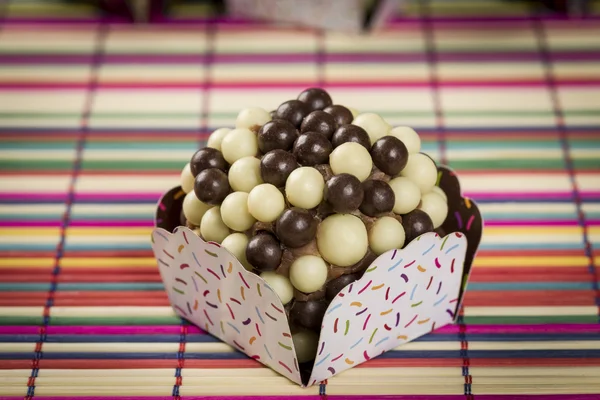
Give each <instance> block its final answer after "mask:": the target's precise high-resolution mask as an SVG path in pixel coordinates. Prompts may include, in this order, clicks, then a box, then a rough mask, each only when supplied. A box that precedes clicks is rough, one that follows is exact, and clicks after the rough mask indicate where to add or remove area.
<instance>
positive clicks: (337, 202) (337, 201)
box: [323, 174, 364, 214]
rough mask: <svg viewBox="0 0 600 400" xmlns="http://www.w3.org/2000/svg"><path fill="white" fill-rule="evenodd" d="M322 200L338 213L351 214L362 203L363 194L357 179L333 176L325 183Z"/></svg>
mask: <svg viewBox="0 0 600 400" xmlns="http://www.w3.org/2000/svg"><path fill="white" fill-rule="evenodd" d="M323 195H324V199H325V201H326V202H328V203H329V204H331V206H332V207H333V210H334V211H335V212H338V213H343V214H345V213H349V212H352V211H354V210H356V209H358V207H359V206H360V205H361V203H362V202H363V197H364V192H363V188H362V185H361V184H360V181H359V180H358V178H357V177H355V176H354V175H351V174H339V175H334V176H333V177H332V178H331V179H329V180H328V181H327V183H325V192H324V194H323Z"/></svg>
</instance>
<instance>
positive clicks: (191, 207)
mask: <svg viewBox="0 0 600 400" xmlns="http://www.w3.org/2000/svg"><path fill="white" fill-rule="evenodd" d="M211 207H212V206H211V205H208V204H205V203H203V202H201V201H200V200H199V199H198V197H196V193H194V191H193V190H192V191H191V192H189V193H188V194H186V195H185V198H184V199H183V215H185V218H186V219H187V220H188V221H190V222H191V223H192V224H194V225H200V222H202V217H203V216H204V213H205V212H207V211H208V210H209V209H210V208H211Z"/></svg>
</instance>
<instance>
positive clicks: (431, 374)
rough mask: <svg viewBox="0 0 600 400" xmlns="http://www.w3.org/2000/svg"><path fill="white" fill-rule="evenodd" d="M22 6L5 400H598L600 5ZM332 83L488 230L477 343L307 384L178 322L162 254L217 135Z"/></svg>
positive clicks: (12, 67) (2, 110)
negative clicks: (425, 162)
mask: <svg viewBox="0 0 600 400" xmlns="http://www.w3.org/2000/svg"><path fill="white" fill-rule="evenodd" d="M0 4H1V7H0V360H2V362H0V381H2V382H3V383H2V385H0V396H15V397H14V398H15V399H16V398H23V397H26V398H31V397H33V396H76V395H88V396H97V395H103V396H107V395H112V396H123V397H126V396H133V395H151V396H166V397H171V396H173V398H179V397H178V396H180V395H181V396H208V395H214V396H225V397H226V396H229V395H234V394H248V395H255V396H258V397H260V396H263V395H266V394H271V395H282V396H283V395H290V394H294V395H313V396H315V398H318V397H317V396H319V393H320V394H321V395H323V394H327V395H329V396H332V397H331V398H332V399H335V397H333V396H334V395H340V396H342V395H359V394H371V395H373V396H375V395H379V394H380V395H398V394H405V395H409V394H410V395H415V396H417V395H420V396H423V397H411V398H412V399H415V398H416V399H425V398H428V399H430V398H434V399H435V398H437V397H435V396H440V397H439V398H440V399H442V398H443V399H444V400H448V399H458V398H460V399H465V398H467V399H469V398H472V396H473V394H475V395H477V397H478V399H485V398H486V397H485V396H486V395H489V394H501V395H506V396H507V398H511V397H510V396H512V395H516V394H523V393H528V394H532V395H533V394H538V395H540V396H542V395H544V394H547V393H553V394H557V395H560V396H562V397H561V398H562V399H566V398H569V397H567V396H568V395H570V394H575V393H576V394H578V395H580V396H579V397H577V398H578V399H587V398H589V399H591V398H597V397H594V396H597V394H598V393H600V383H599V382H600V369H599V368H600V350H599V349H600V341H599V340H598V337H600V324H599V321H600V320H599V307H598V305H599V304H600V297H599V296H600V291H599V290H598V283H599V280H600V278H599V277H600V272H599V271H598V266H597V259H598V256H599V255H600V1H598V0H596V1H593V0H589V1H576V0H572V1H566V0H564V1H549V0H548V1H518V0H504V1H503V0H474V1H466V0H456V1H452V0H429V1H425V0H422V1H417V0H405V1H401V0H400V1H369V2H362V1H352V0H345V1H329V2H326V1H320V2H319V1H295V2H294V1H286V0H281V1H278V2H271V1H268V0H262V1H251V0H241V1H222V2H217V1H191V0H185V1H184V0H172V1H166V0H165V1H152V0H147V1H144V0H137V1H136V0H131V1H110V0H103V1H91V0H89V1H83V0H82V1H75V0H71V1H62V2H61V1H50V0H47V1H40V0H38V1H30V0H12V1H11V0H4V1H2V2H0ZM274 4H275V5H274ZM291 7H292V8H291ZM298 7H301V8H298ZM313 7H314V8H313ZM274 17H277V18H276V19H277V20H276V21H274V20H273V19H274ZM282 19H283V21H282ZM299 19H300V20H301V21H298V20H299ZM340 24H341V25H343V26H341V25H340ZM282 25H285V26H282ZM310 86H319V87H323V88H325V89H326V90H328V91H329V92H330V93H331V96H332V97H333V100H334V103H338V104H343V105H346V106H350V107H353V108H356V109H358V110H360V111H361V112H376V113H379V114H381V115H382V116H383V117H384V118H385V119H386V120H387V121H388V122H390V123H391V124H392V125H410V126H412V127H414V128H415V129H416V130H417V131H418V132H419V134H420V136H421V138H422V141H423V151H425V152H426V153H428V154H429V155H431V156H432V157H433V158H434V159H435V160H436V161H437V162H438V163H442V164H446V165H449V166H450V167H452V168H454V169H455V170H456V171H457V173H458V175H459V176H460V180H461V184H462V187H463V190H464V192H465V194H466V195H467V196H469V197H471V198H473V199H475V201H477V202H478V203H479V205H480V209H481V210H482V213H483V215H484V219H485V223H486V228H485V230H484V237H483V240H482V243H481V247H480V252H479V254H478V256H477V258H476V261H475V264H474V268H473V271H474V272H473V275H472V278H471V282H470V284H469V290H468V291H467V294H466V300H465V306H464V309H463V310H462V311H461V314H460V318H459V321H458V324H457V325H456V326H452V327H448V328H447V329H443V330H440V331H437V332H435V333H433V334H432V335H428V336H427V337H424V338H422V339H419V340H418V341H416V342H414V343H411V344H409V345H408V346H407V347H404V348H402V349H399V350H397V351H392V352H390V353H386V356H385V357H384V358H381V359H380V360H379V361H378V360H374V361H375V362H372V363H370V364H367V365H365V367H364V368H355V369H352V370H351V371H349V372H348V373H346V375H345V376H346V378H344V379H345V380H344V379H340V378H338V377H335V378H333V379H330V380H329V381H328V382H325V383H323V384H321V385H320V386H315V387H313V388H310V389H307V390H302V389H300V388H298V387H295V386H293V385H292V384H290V383H289V382H287V381H286V380H285V378H281V377H278V376H273V375H270V374H269V371H267V370H265V371H263V370H262V369H261V370H257V369H252V370H251V371H249V370H247V369H245V368H252V366H253V365H255V364H252V362H251V361H248V360H245V359H244V358H243V356H241V355H239V354H237V353H231V352H227V351H222V350H219V351H216V350H211V349H213V347H210V346H211V345H212V344H211V343H209V342H208V341H209V339H207V338H206V336H205V335H202V333H201V332H200V331H199V330H197V329H196V328H194V327H190V326H188V325H187V324H186V323H185V322H184V321H181V320H179V319H178V318H176V316H175V315H174V314H173V312H172V310H171V308H170V307H169V303H168V299H167V297H166V294H165V292H164V290H163V287H162V283H161V281H160V276H159V275H158V272H157V269H156V265H155V260H154V258H153V257H152V252H151V249H150V242H149V237H150V232H151V230H152V225H153V215H154V210H155V205H156V202H157V200H158V198H159V197H160V196H161V194H162V193H163V192H164V191H165V190H167V189H169V188H171V187H172V186H174V185H177V184H178V183H179V174H180V171H181V168H182V167H183V166H184V165H185V163H186V162H187V161H188V160H189V157H190V156H191V155H192V154H193V152H194V151H195V150H196V149H197V148H199V147H201V146H203V145H204V144H205V140H206V138H207V137H208V135H209V134H210V132H212V131H213V130H215V129H217V128H219V127H222V126H233V124H234V121H235V117H236V115H237V113H238V112H239V111H240V110H241V109H243V108H246V107H249V106H260V107H263V108H265V109H267V110H271V109H273V108H275V107H276V106H277V105H278V104H280V103H282V102H284V101H286V100H288V99H292V98H295V97H296V96H297V95H298V93H300V92H301V91H302V90H303V89H305V88H307V87H310ZM183 360H185V362H184V361H183ZM217 368H219V369H217ZM75 370H77V371H76V372H73V371H75ZM213 370H215V371H222V375H218V376H221V377H223V376H230V377H231V376H234V377H237V378H239V379H231V380H230V381H228V382H227V384H226V385H220V386H219V385H218V384H217V383H215V382H218V380H217V381H215V380H214V377H215V376H216V375H215V374H216V372H214V371H213ZM210 371H213V372H210ZM365 371H366V372H365ZM250 376H251V378H249V377H250ZM594 376H595V378H594ZM182 377H184V378H183V380H182ZM366 377H371V378H366ZM75 378H76V379H75ZM586 394H588V395H589V397H585V396H584V395H586ZM258 397H257V398H258ZM373 398H376V397H373ZM513 398H514V397H513ZM539 398H542V397H539Z"/></svg>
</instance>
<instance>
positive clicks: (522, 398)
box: [0, 385, 598, 400]
mask: <svg viewBox="0 0 600 400" xmlns="http://www.w3.org/2000/svg"><path fill="white" fill-rule="evenodd" d="M316 386H318V385H316ZM35 398H36V399H41V400H75V399H76V400H106V399H107V397H101V396H77V397H75V396H35ZM114 398H116V399H121V400H125V399H127V400H164V399H170V398H171V396H119V397H114ZM185 398H186V399H187V400H200V399H202V400H222V399H223V398H225V397H223V396H185ZM226 398H228V399H234V400H289V399H292V398H293V399H294V400H314V399H315V398H318V396H315V395H302V396H292V397H290V396H226ZM465 398H466V397H465V395H464V394H460V395H458V394H443V395H430V394H426V395H401V396H398V395H393V396H391V395H355V396H352V395H330V394H328V395H327V399H330V400H359V399H361V400H389V399H398V400H426V399H434V400H464V399H465ZM17 399H18V400H22V399H23V396H20V397H19V396H6V397H0V400H17ZM481 399H483V400H559V399H560V400H592V399H595V400H597V399H598V395H597V394H573V395H570V394H556V395H553V394H534V395H513V394H511V395H503V394H478V395H477V400H481Z"/></svg>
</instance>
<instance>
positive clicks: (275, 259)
mask: <svg viewBox="0 0 600 400" xmlns="http://www.w3.org/2000/svg"><path fill="white" fill-rule="evenodd" d="M281 254H282V251H281V245H280V244H279V242H278V241H277V239H276V238H275V237H274V236H273V235H271V234H270V233H260V234H258V235H256V236H254V237H253V238H251V239H250V241H248V247H246V259H247V260H248V262H249V263H250V264H252V266H253V267H254V268H255V269H256V270H257V271H260V272H263V271H273V270H275V269H276V268H277V267H278V266H279V264H280V263H281Z"/></svg>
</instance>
